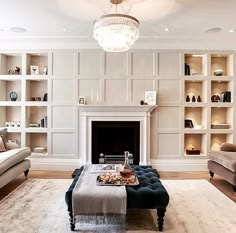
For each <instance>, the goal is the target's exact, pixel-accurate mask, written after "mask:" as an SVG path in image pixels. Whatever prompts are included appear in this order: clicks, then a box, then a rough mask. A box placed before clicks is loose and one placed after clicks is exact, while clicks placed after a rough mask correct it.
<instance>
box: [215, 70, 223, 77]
mask: <svg viewBox="0 0 236 233" xmlns="http://www.w3.org/2000/svg"><path fill="white" fill-rule="evenodd" d="M214 75H215V76H222V75H223V70H221V69H216V70H215V71H214Z"/></svg>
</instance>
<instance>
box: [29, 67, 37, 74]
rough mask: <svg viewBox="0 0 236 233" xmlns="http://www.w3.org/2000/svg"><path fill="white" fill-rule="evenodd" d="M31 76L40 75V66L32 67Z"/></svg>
mask: <svg viewBox="0 0 236 233" xmlns="http://www.w3.org/2000/svg"><path fill="white" fill-rule="evenodd" d="M30 74H31V75H37V74H39V66H30Z"/></svg>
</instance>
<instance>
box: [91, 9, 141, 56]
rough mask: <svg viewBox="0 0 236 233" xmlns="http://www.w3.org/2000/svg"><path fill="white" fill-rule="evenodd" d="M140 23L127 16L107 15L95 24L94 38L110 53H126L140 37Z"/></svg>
mask: <svg viewBox="0 0 236 233" xmlns="http://www.w3.org/2000/svg"><path fill="white" fill-rule="evenodd" d="M138 26H139V21H138V20H137V19H136V18H134V17H132V16H130V15H125V14H117V13H116V14H107V15H103V16H101V17H100V18H99V19H97V20H96V21H95V22H94V38H95V39H96V40H97V41H98V43H99V45H100V46H101V47H102V48H103V49H104V50H105V51H108V52H124V51H127V50H129V48H130V46H131V45H132V44H133V43H134V42H135V41H136V40H137V39H138V37H139V29H138Z"/></svg>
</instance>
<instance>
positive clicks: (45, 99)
mask: <svg viewBox="0 0 236 233" xmlns="http://www.w3.org/2000/svg"><path fill="white" fill-rule="evenodd" d="M43 101H48V93H45V94H44V96H43Z"/></svg>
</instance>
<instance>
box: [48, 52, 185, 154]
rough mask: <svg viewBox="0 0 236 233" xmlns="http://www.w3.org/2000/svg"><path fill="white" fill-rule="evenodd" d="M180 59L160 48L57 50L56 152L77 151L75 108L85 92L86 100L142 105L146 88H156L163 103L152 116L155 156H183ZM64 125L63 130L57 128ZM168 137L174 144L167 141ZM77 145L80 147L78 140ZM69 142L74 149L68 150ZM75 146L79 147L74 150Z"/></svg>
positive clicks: (54, 83)
mask: <svg viewBox="0 0 236 233" xmlns="http://www.w3.org/2000/svg"><path fill="white" fill-rule="evenodd" d="M180 63H181V56H180V54H179V53H174V52H171V53H159V52H158V51H156V50H134V51H131V52H127V53H105V52H103V51H101V50H82V51H79V52H78V53H75V52H71V53H69V52H55V53H53V76H52V77H53V80H52V103H55V104H56V105H57V106H53V107H52V131H57V133H53V135H52V144H53V145H52V154H55V155H58V154H64V155H66V154H68V155H71V154H75V151H76V146H73V145H72V144H71V143H72V141H73V139H74V140H78V135H79V126H78V129H76V127H75V126H76V125H77V124H76V121H77V119H74V116H75V113H74V112H73V111H74V110H73V107H75V106H76V104H77V99H78V96H84V97H85V99H86V103H87V104H110V105H122V104H137V105H139V104H140V101H141V100H144V93H145V91H150V90H156V91H157V102H158V104H160V107H159V108H157V110H155V111H154V112H153V113H152V117H151V153H152V154H151V158H157V157H158V156H159V155H161V156H170V155H171V156H179V155H180V153H181V136H180V132H178V130H179V131H180V130H181V114H182V113H181V104H180V103H181V80H180V72H181V69H180V68H181V66H180ZM75 85H76V86H77V87H76V88H75V87H74V86H75ZM60 103H61V104H60ZM64 104H66V105H69V106H64ZM60 105H61V106H60ZM75 111H77V110H75ZM58 116H59V117H58ZM60 116H63V117H60ZM73 122H74V123H73ZM60 129H63V131H64V132H58V131H60ZM167 132H168V133H167ZM68 138H69V139H68ZM62 140H63V141H64V140H65V141H67V143H68V142H70V143H69V144H66V143H65V148H61V147H62V145H63V143H64V142H63V143H62V144H61V143H58V141H59V142H61V141H62ZM71 140H72V141H71ZM169 141H171V142H172V144H171V146H169V144H168V143H166V142H169ZM73 143H74V145H77V144H78V141H74V142H73ZM59 144H60V145H59ZM69 145H70V149H68V148H67V147H68V146H69ZM58 146H59V147H60V148H61V149H60V150H59V149H58ZM66 148H67V149H66ZM73 148H74V150H75V151H71V150H73ZM61 150H62V151H63V153H62V151H61ZM59 151H60V152H59ZM75 156H76V155H75Z"/></svg>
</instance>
